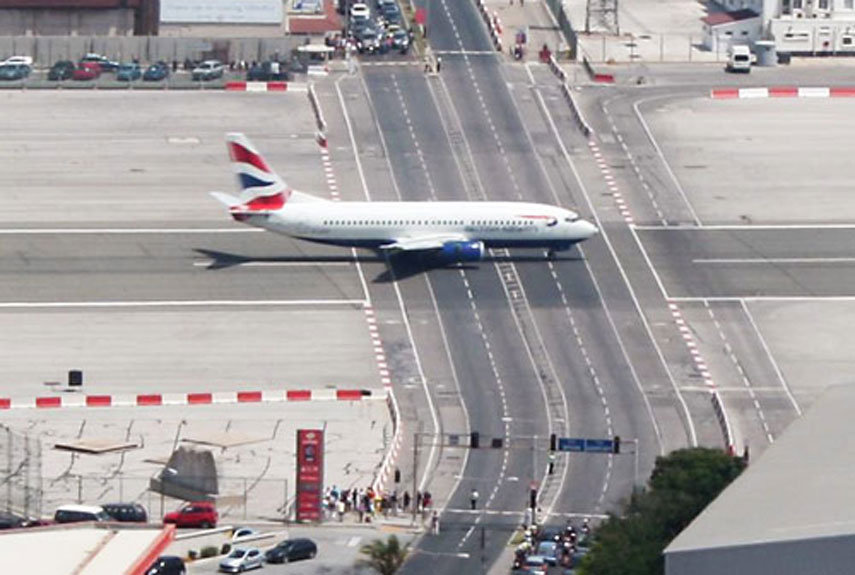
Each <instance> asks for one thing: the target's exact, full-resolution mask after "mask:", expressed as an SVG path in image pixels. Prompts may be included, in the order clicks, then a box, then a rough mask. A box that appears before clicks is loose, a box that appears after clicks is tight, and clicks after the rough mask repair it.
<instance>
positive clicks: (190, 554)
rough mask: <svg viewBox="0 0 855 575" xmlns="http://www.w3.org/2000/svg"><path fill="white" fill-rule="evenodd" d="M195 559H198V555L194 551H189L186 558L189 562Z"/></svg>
mask: <svg viewBox="0 0 855 575" xmlns="http://www.w3.org/2000/svg"><path fill="white" fill-rule="evenodd" d="M197 557H199V553H198V552H197V551H196V550H195V549H191V550H190V551H188V552H187V558H188V559H189V560H190V561H193V560H194V559H196V558H197Z"/></svg>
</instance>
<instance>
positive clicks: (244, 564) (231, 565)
mask: <svg viewBox="0 0 855 575" xmlns="http://www.w3.org/2000/svg"><path fill="white" fill-rule="evenodd" d="M263 566H264V556H263V555H262V554H261V550H259V549H257V548H255V547H250V548H248V549H242V548H238V549H233V550H232V552H231V553H229V554H228V555H226V558H225V559H223V560H222V561H220V571H222V572H223V573H243V572H244V571H247V570H249V569H257V568H259V567H263Z"/></svg>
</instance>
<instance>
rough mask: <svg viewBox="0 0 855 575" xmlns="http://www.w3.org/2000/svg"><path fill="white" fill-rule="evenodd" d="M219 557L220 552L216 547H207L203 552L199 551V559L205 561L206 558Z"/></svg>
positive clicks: (203, 548)
mask: <svg viewBox="0 0 855 575" xmlns="http://www.w3.org/2000/svg"><path fill="white" fill-rule="evenodd" d="M217 555H219V550H218V549H217V547H216V546H215V545H206V546H205V547H202V550H201V551H199V557H201V558H202V559H205V558H206V557H216V556H217Z"/></svg>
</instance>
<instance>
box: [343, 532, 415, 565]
mask: <svg viewBox="0 0 855 575" xmlns="http://www.w3.org/2000/svg"><path fill="white" fill-rule="evenodd" d="M408 547H409V544H407V545H404V546H401V542H400V541H398V538H397V537H395V536H394V535H390V536H389V538H388V539H387V540H386V541H383V540H382V539H375V540H374V541H372V542H371V543H368V544H366V545H363V546H362V547H361V548H360V549H359V552H360V553H362V554H363V555H365V558H364V559H358V560H357V561H356V566H357V567H370V568H372V569H374V570H375V571H377V572H378V573H379V574H380V575H393V573H395V572H396V571H397V570H398V569H400V567H401V565H403V564H404V559H406V558H407V548H408Z"/></svg>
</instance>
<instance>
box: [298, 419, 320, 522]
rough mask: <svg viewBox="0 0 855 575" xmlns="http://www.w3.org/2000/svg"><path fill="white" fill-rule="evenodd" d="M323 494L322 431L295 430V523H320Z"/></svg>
mask: <svg viewBox="0 0 855 575" xmlns="http://www.w3.org/2000/svg"><path fill="white" fill-rule="evenodd" d="M323 492H324V431H323V430H322V429H298V430H297V521H320V520H321V517H322V515H321V504H322V500H323Z"/></svg>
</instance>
